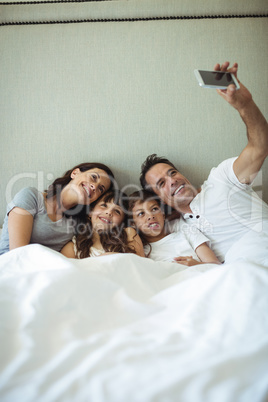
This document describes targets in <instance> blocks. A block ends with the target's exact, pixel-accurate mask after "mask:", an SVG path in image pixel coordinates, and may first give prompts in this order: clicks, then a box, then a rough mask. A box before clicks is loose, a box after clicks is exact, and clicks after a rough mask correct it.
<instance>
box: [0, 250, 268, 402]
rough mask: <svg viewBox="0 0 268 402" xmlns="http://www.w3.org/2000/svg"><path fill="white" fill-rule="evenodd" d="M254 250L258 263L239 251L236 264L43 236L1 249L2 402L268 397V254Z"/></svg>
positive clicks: (233, 401)
mask: <svg viewBox="0 0 268 402" xmlns="http://www.w3.org/2000/svg"><path fill="white" fill-rule="evenodd" d="M267 246H268V244H267ZM248 247H249V244H247V245H246V248H248ZM256 247H257V245H255V248H254V250H255V251H256V255H260V254H261V255H262V259H261V263H260V262H259V261H258V260H257V259H255V258H252V259H251V260H250V259H249V260H248V261H247V260H246V259H245V258H244V259H239V258H238V257H237V256H236V251H237V248H235V250H236V251H235V252H234V253H233V259H232V255H230V256H229V257H228V260H229V261H232V260H233V262H228V263H226V264H224V265H222V266H218V265H214V264H206V265H199V266H196V267H191V268H186V267H184V266H182V265H179V264H172V263H156V262H153V261H151V260H148V259H145V258H141V257H138V256H135V255H130V254H125V255H110V256H102V257H96V258H88V259H84V260H72V259H67V258H65V257H63V256H62V255H60V254H59V253H57V252H54V251H52V250H49V249H47V248H45V247H43V246H40V245H29V246H26V247H22V248H20V249H17V250H13V251H11V252H9V253H7V254H5V255H3V256H1V257H0V326H1V328H0V347H1V350H0V353H1V358H0V401H1V402H24V401H25V402H48V401H49V402H51V401H53V402H54V401H55V402H56V401H60V402H62V401H64V402H65V401H66V402H67V401H68V402H69V401H70V402H171V401H172V402H173V401H174V402H177V401H178V402H199V401H200V402H242V401H243V402H264V401H267V398H268V261H267V260H268V252H267V249H266V252H267V253H266V252H263V250H264V248H263V247H262V248H261V250H260V253H257V251H258V249H257V248H256ZM264 251H265V250H264ZM265 256H266V257H267V260H266V258H265ZM256 261H257V262H256ZM266 263H267V264H266Z"/></svg>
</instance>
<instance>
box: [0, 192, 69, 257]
mask: <svg viewBox="0 0 268 402" xmlns="http://www.w3.org/2000/svg"><path fill="white" fill-rule="evenodd" d="M15 207H19V208H22V209H25V210H26V211H28V212H30V214H31V215H32V216H33V218H34V220H33V229H32V235H31V240H30V243H38V244H42V245H43V246H47V247H49V248H52V249H53V250H56V251H60V250H61V249H62V247H63V246H64V245H65V244H66V243H67V242H68V241H70V240H71V239H72V237H73V235H74V233H75V221H74V220H73V219H72V218H66V217H63V218H62V219H60V220H58V221H57V222H53V221H52V220H51V219H50V218H49V216H48V215H47V211H46V207H45V200H44V196H43V194H42V193H41V192H40V191H38V190H37V189H36V188H33V187H27V188H24V189H22V190H21V191H19V192H18V193H17V194H16V195H15V197H14V199H13V200H12V201H11V202H10V203H9V204H8V206H7V213H6V216H5V220H4V225H3V230H2V237H1V241H0V254H4V253H6V252H7V251H9V234H8V214H9V212H10V211H11V210H12V209H13V208H15Z"/></svg>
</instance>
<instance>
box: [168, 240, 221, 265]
mask: <svg viewBox="0 0 268 402" xmlns="http://www.w3.org/2000/svg"><path fill="white" fill-rule="evenodd" d="M195 252H196V254H197V256H198V258H199V259H200V261H197V260H195V259H194V258H193V257H191V256H187V257H175V258H174V261H176V262H177V263H179V264H182V265H187V266H188V267H190V266H193V265H198V264H207V263H211V264H221V262H220V261H219V260H218V258H217V257H216V255H215V254H214V252H213V251H212V250H211V248H210V247H209V246H208V245H207V244H206V243H202V244H200V246H198V247H197V248H196V249H195Z"/></svg>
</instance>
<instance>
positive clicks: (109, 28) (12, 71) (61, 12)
mask: <svg viewBox="0 0 268 402" xmlns="http://www.w3.org/2000/svg"><path fill="white" fill-rule="evenodd" d="M186 3H187V4H188V6H187V9H186V8H185V4H186ZM200 3H203V2H200V1H194V0H191V1H188V2H185V1H182V0H177V1H169V0H166V1H165V0H159V1H151V0H150V1H149V0H143V1H139V0H135V1H134V0H133V1H130V2H125V1H117V2H97V3H95V2H93V3H80V4H78V3H77V4H74V3H72V4H68V3H62V4H51V5H50V4H48V5H33V6H29V5H28V6H23V5H19V6H0V7H2V8H1V9H0V10H1V11H2V12H1V14H0V17H1V21H2V23H8V22H10V21H13V22H14V21H18V20H20V21H44V20H46V21H51V20H53V19H54V21H55V20H57V19H60V18H61V19H62V20H66V19H69V18H70V16H73V18H74V19H76V18H83V19H86V18H100V17H101V18H116V17H118V18H123V17H128V18H129V17H137V16H138V17H141V16H145V17H148V16H154V17H155V16H168V15H174V16H175V15H189V14H191V13H198V12H201V11H202V10H200ZM234 3H235V6H236V8H235V9H234ZM244 3H245V2H244V1H242V0H239V1H236V2H233V1H229V0H228V1H225V2H219V1H218V0H216V1H215V0H210V1H206V2H205V4H206V9H204V8H203V12H202V14H203V13H206V14H209V13H212V14H213V13H214V14H215V13H216V14H218V13H220V12H222V13H223V14H226V13H228V10H230V13H232V14H233V13H235V12H236V13H238V14H241V13H261V12H262V13H264V12H265V9H266V8H265V2H264V1H256V2H254V4H253V5H246V7H247V8H245V4H244ZM250 7H251V8H250ZM254 7H255V8H254ZM187 13H188V14H187ZM42 18H43V19H42ZM267 34H268V25H267V18H224V19H200V20H196V19H194V20H159V21H135V22H91V23H90V22H88V23H73V24H70V23H68V24H47V25H44V24H37V25H21V26H17V25H11V26H10V25H6V26H0V54H1V59H0V60H1V61H0V104H1V108H0V109H1V110H0V132H1V139H2V146H1V151H0V152H1V184H0V186H1V187H0V190H1V192H0V196H1V202H0V207H1V210H0V218H1V221H2V220H3V217H4V212H5V205H6V202H7V201H9V200H10V197H12V196H13V195H14V193H15V192H16V191H18V189H20V188H21V187H22V186H25V185H34V186H36V187H39V188H40V190H42V189H44V188H45V187H47V185H48V184H49V183H50V182H51V180H52V179H53V178H55V177H57V176H59V175H61V174H62V173H63V172H64V171H65V170H67V169H69V168H71V167H72V166H73V165H75V164H77V163H80V162H85V161H99V162H103V163H106V164H108V165H109V166H110V167H111V168H112V170H114V172H115V174H116V177H117V179H118V181H119V183H120V185H121V186H125V185H127V184H128V183H131V184H134V185H138V182H139V181H138V176H139V172H140V165H141V163H142V162H143V161H144V159H145V158H146V156H147V155H149V154H151V153H158V154H159V155H164V156H166V157H168V158H169V159H171V160H172V161H173V162H174V163H176V164H177V165H178V166H179V167H180V169H181V171H182V173H183V174H184V175H185V176H187V177H188V178H189V179H190V181H192V182H193V184H195V185H199V184H201V183H202V181H203V180H204V179H205V178H206V177H207V175H208V173H209V171H210V169H211V167H213V166H216V165H217V164H218V163H219V162H221V161H222V160H224V159H226V158H228V157H231V156H234V155H237V154H239V153H240V151H241V150H242V149H243V147H244V146H245V144H246V131H245V127H244V124H243V123H242V121H241V119H240V117H239V116H238V114H237V113H236V112H235V111H234V110H233V109H232V108H231V107H230V106H229V105H227V104H226V103H225V102H224V100H223V99H222V98H221V97H219V96H218V95H217V94H216V93H215V92H214V91H213V90H206V89H202V88H200V87H199V86H198V84H197V82H196V79H195V77H194V74H193V70H194V69H195V68H204V69H210V68H213V66H214V64H215V63H216V62H222V61H225V60H229V61H230V62H232V63H233V62H234V61H237V62H238V63H239V78H240V80H241V81H242V82H243V83H245V84H246V86H248V88H249V89H250V90H251V91H252V93H253V96H254V99H255V101H256V103H257V104H258V105H259V107H260V109H261V110H262V112H263V113H264V114H265V115H266V116H267V111H268V104H267V86H268V85H267V84H268V75H267V65H268V55H267V37H268V35H267ZM27 176H28V177H27ZM257 184H260V187H258V190H259V191H260V192H263V196H264V199H265V200H266V201H268V161H266V162H265V164H264V167H263V169H262V175H261V178H260V180H259V183H257ZM132 189H133V186H132V187H131V188H128V192H129V191H131V190H132Z"/></svg>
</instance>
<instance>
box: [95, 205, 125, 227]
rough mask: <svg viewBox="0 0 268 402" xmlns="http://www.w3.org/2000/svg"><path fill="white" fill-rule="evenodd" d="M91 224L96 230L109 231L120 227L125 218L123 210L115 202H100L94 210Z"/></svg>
mask: <svg viewBox="0 0 268 402" xmlns="http://www.w3.org/2000/svg"><path fill="white" fill-rule="evenodd" d="M90 216H91V223H92V228H93V229H94V230H107V229H112V228H114V227H116V226H120V225H121V223H122V222H123V220H124V218H125V214H124V211H123V209H122V208H121V207H120V206H118V205H117V204H115V203H114V202H113V200H111V201H107V202H106V201H105V200H100V201H99V202H98V203H97V204H96V205H95V207H94V208H93V210H92V212H91V214H90Z"/></svg>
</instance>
